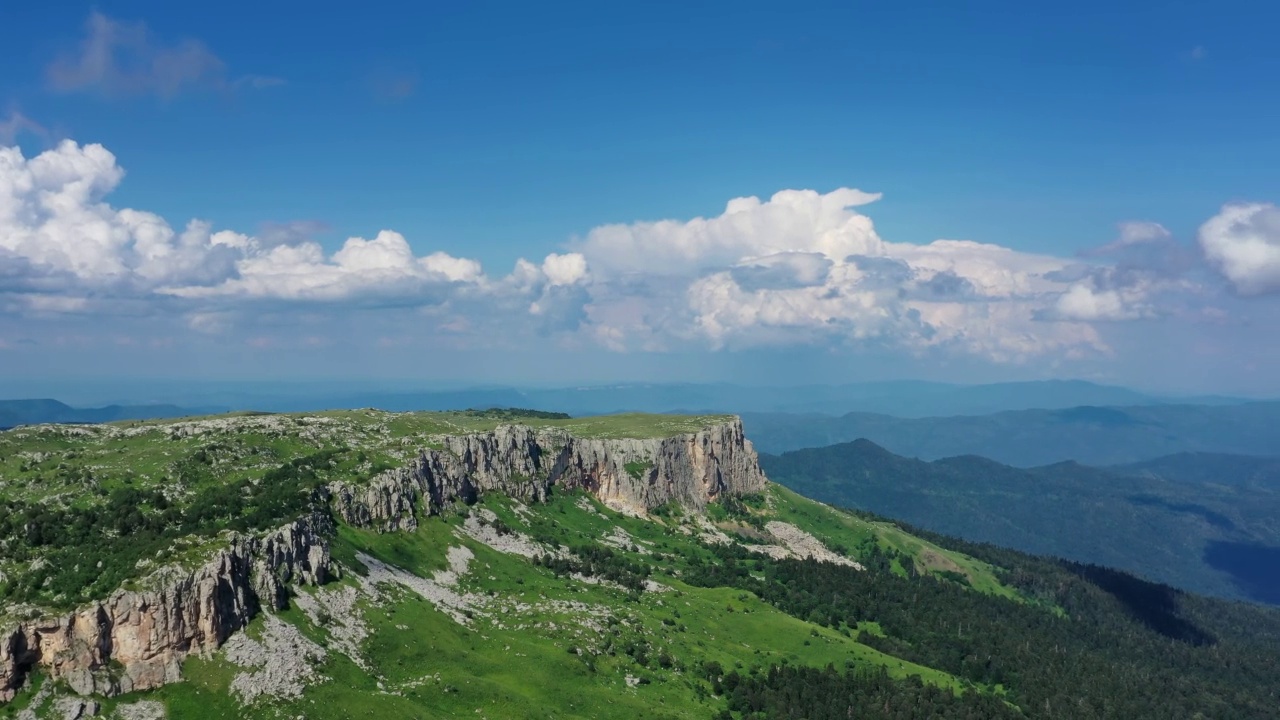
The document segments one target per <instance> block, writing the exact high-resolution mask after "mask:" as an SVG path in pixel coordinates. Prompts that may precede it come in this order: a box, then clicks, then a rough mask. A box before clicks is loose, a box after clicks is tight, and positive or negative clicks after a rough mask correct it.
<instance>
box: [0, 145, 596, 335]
mask: <svg viewBox="0 0 1280 720" xmlns="http://www.w3.org/2000/svg"><path fill="white" fill-rule="evenodd" d="M123 178H124V171H123V169H121V168H120V166H119V165H118V164H117V163H116V158H115V156H114V155H112V154H111V153H110V152H108V151H107V150H106V148H104V147H102V146H101V145H84V146H81V145H77V144H76V143H74V142H72V141H65V142H63V143H61V144H59V145H58V146H57V147H56V148H54V149H52V150H49V151H46V152H44V153H41V154H40V155H37V156H36V157H33V158H30V159H27V158H25V157H23V155H22V152H21V150H20V149H19V148H17V147H9V148H0V277H4V278H5V285H6V286H7V288H8V289H10V291H16V290H18V289H20V288H26V289H27V290H39V291H41V293H42V294H41V295H40V296H39V298H38V299H36V300H31V301H25V302H24V303H23V304H22V305H21V307H26V308H29V309H33V310H36V309H38V310H41V311H56V310H57V309H58V308H59V307H65V308H68V309H75V310H77V311H81V310H85V309H91V303H89V302H87V301H86V300H85V298H86V297H87V296H88V295H97V296H102V295H109V296H121V297H126V296H127V297H142V296H151V297H155V296H168V297H174V298H181V299H184V300H187V301H191V302H216V303H223V304H225V303H226V302H244V301H249V300H278V301H341V300H361V299H368V300H369V301H371V302H375V303H376V302H393V303H394V304H407V305H414V304H439V303H444V302H450V301H453V300H455V299H460V298H461V295H462V294H463V293H465V292H467V291H469V292H472V293H474V294H478V295H481V296H497V295H510V296H513V297H514V298H515V300H517V301H518V302H519V303H524V304H527V303H529V302H532V301H537V300H539V299H541V298H542V296H543V295H544V294H545V293H546V292H547V288H550V287H554V286H565V285H574V284H576V283H578V282H580V281H581V280H582V279H583V278H584V277H585V276H586V274H587V268H586V263H585V260H584V259H583V258H582V256H581V255H577V254H572V253H571V254H565V255H558V254H552V255H550V256H548V257H547V258H546V259H545V260H544V262H543V263H542V265H541V267H539V266H535V265H532V264H531V263H528V262H524V261H522V264H521V265H519V266H518V267H517V273H523V275H522V276H521V277H520V278H518V281H516V280H511V281H508V280H502V281H494V280H491V279H490V278H488V277H487V276H485V274H484V273H483V270H482V268H481V266H480V263H479V262H477V261H475V260H472V259H469V258H459V257H454V256H451V255H449V254H447V253H443V252H434V253H430V254H428V255H425V256H422V257H419V256H417V255H415V253H414V251H413V249H412V248H411V247H410V245H409V243H408V241H407V240H406V239H405V238H404V237H403V236H402V235H400V234H399V233H396V232H393V231H390V230H383V231H382V232H379V233H378V234H377V235H376V236H375V237H374V238H373V239H364V238H358V237H357V238H350V239H348V240H347V241H346V243H345V244H344V245H343V246H342V247H341V248H340V249H339V250H337V251H336V252H334V253H333V254H332V255H327V254H326V252H325V250H324V248H323V247H322V246H321V245H320V244H319V243H317V242H315V241H313V240H310V239H307V238H308V234H309V233H310V232H312V231H314V230H316V229H317V228H316V226H315V225H314V224H305V223H304V224H288V225H273V226H269V227H267V228H266V232H265V233H264V235H263V237H261V238H259V237H255V236H252V235H246V234H242V233H237V232H233V231H229V230H219V231H215V230H214V229H213V228H212V227H211V226H210V225H209V223H207V222H204V221H199V220H193V221H191V222H190V223H188V225H187V227H186V228H185V229H184V230H182V231H175V230H174V229H173V228H172V227H171V226H170V225H169V223H168V222H167V221H166V220H165V219H164V218H162V217H160V216H158V215H155V214H154V213H149V212H145V211H141V210H133V209H127V208H126V209H117V208H113V207H111V206H110V205H109V204H107V203H106V202H105V197H106V195H107V194H108V193H110V192H111V191H112V190H114V189H115V188H116V187H117V186H118V185H119V183H120V182H121V181H122V180H123ZM513 275H514V274H513ZM4 289H5V288H0V291H3V290H4ZM53 292H60V293H61V294H62V296H64V297H66V298H77V300H76V302H74V303H72V302H61V303H60V302H57V301H55V300H53V299H52V296H51V295H50V293H53ZM495 302H496V300H495ZM543 303H544V307H549V306H550V305H552V304H553V303H549V301H548V300H545V299H544V300H543ZM192 313H193V314H192V315H191V317H192V318H193V320H192V327H194V328H197V329H201V330H207V329H209V328H210V327H213V326H217V327H222V326H224V325H225V324H226V318H225V316H223V315H209V314H208V313H205V312H201V311H199V310H193V311H192ZM214 317H216V318H219V320H218V322H217V323H212V324H211V321H210V320H209V318H214Z"/></svg>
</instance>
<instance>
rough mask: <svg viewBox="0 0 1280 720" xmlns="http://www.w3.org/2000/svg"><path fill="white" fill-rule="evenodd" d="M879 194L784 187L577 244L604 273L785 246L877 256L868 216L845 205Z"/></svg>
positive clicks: (597, 232) (607, 230)
mask: <svg viewBox="0 0 1280 720" xmlns="http://www.w3.org/2000/svg"><path fill="white" fill-rule="evenodd" d="M879 198H880V195H879V194H876V193H866V192H862V191H861V190H853V189H840V190H836V191H834V192H831V193H827V194H825V195H821V194H819V193H817V192H814V191H812V190H784V191H782V192H779V193H776V194H775V195H774V196H773V197H772V198H770V199H769V200H768V201H761V200H760V199H759V198H755V197H745V198H736V199H734V200H730V201H729V203H728V205H727V206H726V207H725V210H724V213H723V214H721V215H719V216H717V217H714V218H694V219H693V220H689V221H685V222H682V221H678V220H662V221H659V222H638V223H632V224H629V225H604V226H601V227H598V228H596V229H594V230H592V231H591V232H590V233H588V234H587V236H586V238H585V239H583V240H582V241H580V242H578V243H576V244H575V245H576V249H578V250H579V251H580V252H581V253H582V254H583V255H585V256H586V257H587V258H588V260H589V261H590V262H591V266H592V268H593V269H594V270H596V271H597V272H599V273H601V274H602V275H603V276H617V275H625V274H629V273H640V274H656V275H696V274H698V273H700V272H702V271H705V270H709V269H718V268H724V267H726V266H728V265H732V264H734V263H736V262H739V261H740V260H742V259H744V258H748V257H763V256H766V255H774V254H777V253H786V252H817V253H821V254H822V255H825V256H826V257H830V258H835V257H840V258H843V257H846V256H848V255H852V254H858V253H864V254H876V253H877V252H878V246H879V244H880V238H879V237H877V236H876V234H875V230H874V229H873V228H872V225H871V219H870V218H868V217H867V216H865V215H860V214H858V213H855V212H849V210H848V209H849V208H851V207H856V206H858V205H865V204H867V203H870V202H874V201H876V200H878V199H879Z"/></svg>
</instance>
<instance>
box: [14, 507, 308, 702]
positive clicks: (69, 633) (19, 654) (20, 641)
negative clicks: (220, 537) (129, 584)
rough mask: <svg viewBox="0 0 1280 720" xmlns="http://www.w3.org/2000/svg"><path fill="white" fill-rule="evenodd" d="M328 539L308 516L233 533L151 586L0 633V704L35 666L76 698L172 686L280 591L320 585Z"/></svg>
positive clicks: (280, 600)
mask: <svg viewBox="0 0 1280 720" xmlns="http://www.w3.org/2000/svg"><path fill="white" fill-rule="evenodd" d="M331 532H332V522H331V521H330V520H329V518H328V517H327V516H325V515H322V514H314V515H311V516H308V517H305V518H302V519H300V520H298V521H296V522H293V523H290V524H289V525H286V526H284V527H282V528H280V529H279V530H276V531H275V532H272V533H269V534H267V535H265V536H245V535H235V536H233V537H232V538H231V539H230V542H229V543H228V545H227V546H226V547H225V548H223V549H221V550H219V551H218V552H217V553H216V554H215V555H214V556H213V557H212V558H211V559H210V560H208V561H207V562H205V563H204V564H203V565H201V566H200V567H198V568H196V569H195V570H192V571H190V572H182V571H176V570H173V569H170V570H168V571H167V572H166V573H165V575H164V576H163V577H157V578H153V582H152V584H154V585H155V589H151V590H145V591H134V590H123V589H122V590H117V591H116V592H115V593H114V594H112V595H111V597H110V598H108V599H107V600H105V601H103V602H99V603H94V604H92V605H90V606H88V607H86V608H82V609H81V610H79V611H78V612H73V613H69V614H65V615H59V616H53V617H45V618H41V619H36V620H31V621H24V622H20V623H18V624H17V625H16V626H11V627H9V628H6V629H0V702H7V701H8V700H11V699H12V698H13V695H14V693H15V692H16V691H17V690H18V688H20V687H21V686H22V684H23V682H24V681H25V679H26V676H27V674H28V673H29V672H30V671H31V670H32V669H34V668H37V667H38V668H40V669H41V670H42V671H43V672H44V673H45V674H47V675H48V676H49V677H51V678H54V679H59V680H63V681H65V682H66V683H67V685H69V686H70V687H71V689H72V690H74V691H76V692H78V693H80V694H90V693H98V694H103V695H116V694H119V693H126V692H131V691H134V690H145V689H148V688H154V687H158V686H160V685H163V684H165V683H168V682H173V681H175V680H177V679H178V678H179V673H180V667H181V663H182V660H183V658H185V657H186V656H187V655H188V654H190V653H200V652H206V651H211V650H214V649H216V648H218V647H219V646H220V645H221V644H222V643H223V642H224V641H225V640H226V639H227V637H228V636H230V635H231V633H233V632H235V631H237V630H239V629H241V628H243V627H244V626H245V625H247V624H248V623H249V621H250V620H251V619H252V618H253V617H254V615H256V614H257V613H258V611H259V609H260V608H262V607H266V608H270V609H279V608H281V607H283V606H284V603H285V598H286V592H287V587H288V586H289V585H291V584H297V583H307V584H319V583H322V582H324V581H325V580H326V579H327V577H328V574H329V572H330V562H329V548H328V545H327V541H326V540H325V536H326V535H328V534H331Z"/></svg>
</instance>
